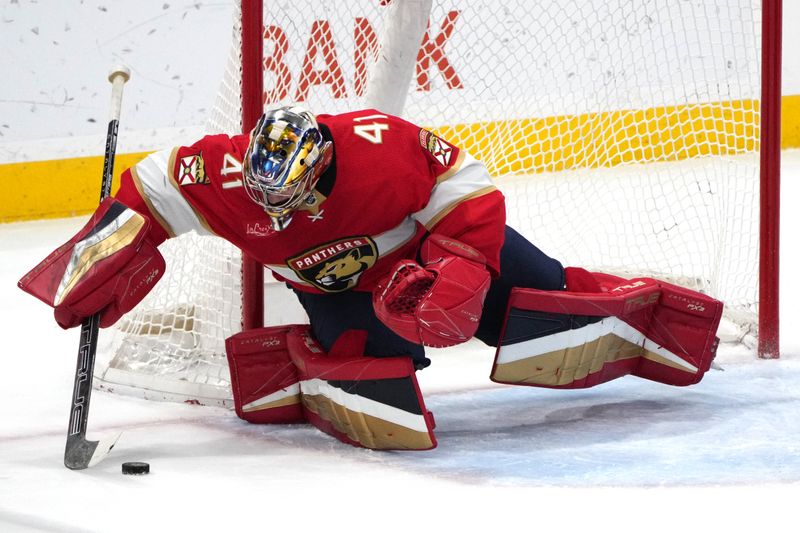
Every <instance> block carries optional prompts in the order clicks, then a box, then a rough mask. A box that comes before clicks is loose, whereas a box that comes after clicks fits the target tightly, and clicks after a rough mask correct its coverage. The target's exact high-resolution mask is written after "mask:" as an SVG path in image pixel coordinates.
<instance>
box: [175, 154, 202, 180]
mask: <svg viewBox="0 0 800 533" xmlns="http://www.w3.org/2000/svg"><path fill="white" fill-rule="evenodd" d="M209 183H210V180H209V179H208V175H207V174H206V169H205V166H204V164H203V155H202V154H196V155H189V156H186V157H182V158H181V159H180V161H179V162H178V184H180V185H181V186H183V185H208V184H209Z"/></svg>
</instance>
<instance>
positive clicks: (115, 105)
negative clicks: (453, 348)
mask: <svg viewBox="0 0 800 533" xmlns="http://www.w3.org/2000/svg"><path fill="white" fill-rule="evenodd" d="M130 76H131V73H130V70H128V68H127V67H124V66H116V67H114V68H113V69H112V70H111V73H110V74H109V75H108V81H110V82H111V118H110V119H109V122H108V133H107V135H106V149H105V157H104V162H103V181H102V185H101V187H100V201H101V202H102V201H103V199H105V198H106V197H107V196H109V195H110V194H111V180H112V177H113V174H114V156H115V154H116V151H117V134H118V131H119V116H120V110H121V108H122V89H123V87H124V85H125V82H127V81H128V80H129V79H130ZM99 330H100V313H96V314H94V315H93V316H90V317H89V318H87V319H85V320H84V321H83V323H81V337H80V343H79V345H78V366H77V369H76V370H75V382H74V385H73V392H72V406H71V410H70V413H69V429H68V430H67V445H66V448H65V450H64V466H66V467H67V468H69V469H71V470H83V469H84V468H88V467H90V466H93V465H95V464H97V463H98V462H100V461H102V460H103V458H105V456H106V455H108V453H109V452H110V451H111V448H113V447H114V445H115V444H116V443H117V440H118V439H119V437H120V435H122V433H121V432H120V433H117V434H115V435H113V436H110V437H107V438H104V439H101V440H99V441H91V440H87V439H86V422H87V419H88V417H89V400H90V398H91V395H92V378H93V374H94V361H95V356H96V352H97V335H98V333H99Z"/></svg>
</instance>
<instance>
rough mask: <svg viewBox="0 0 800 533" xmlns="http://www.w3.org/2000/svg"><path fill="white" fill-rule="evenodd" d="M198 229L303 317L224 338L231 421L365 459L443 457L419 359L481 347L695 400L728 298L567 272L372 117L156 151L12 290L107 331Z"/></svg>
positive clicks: (492, 198) (521, 362)
mask: <svg viewBox="0 0 800 533" xmlns="http://www.w3.org/2000/svg"><path fill="white" fill-rule="evenodd" d="M576 216H580V215H579V214H578V213H576ZM189 231H196V232H198V233H200V234H211V235H217V236H219V237H222V238H224V239H227V240H228V241H230V242H232V243H233V244H234V245H236V246H238V247H239V248H241V249H242V250H243V251H245V252H246V253H248V254H249V255H250V256H252V257H254V258H255V259H257V260H258V261H259V262H261V263H262V264H263V265H264V266H266V267H267V268H269V269H270V270H271V271H272V273H273V275H274V276H275V277H276V278H277V279H278V280H281V281H283V282H285V283H286V284H288V285H289V286H290V287H291V288H292V289H293V290H294V292H295V293H296V295H297V298H298V299H299V301H300V302H301V304H302V305H303V307H304V308H305V310H306V312H307V314H308V317H309V320H310V324H309V325H292V326H280V327H269V328H261V329H254V330H249V331H243V332H241V333H239V334H236V335H234V336H232V337H231V338H229V339H228V340H227V343H226V346H227V352H228V361H229V364H230V370H231V381H232V388H233V396H234V402H235V406H236V413H237V414H238V415H239V416H240V417H241V418H243V419H244V420H247V421H250V422H254V423H301V422H310V423H311V424H313V425H315V426H316V427H318V428H319V429H321V430H322V431H325V432H327V433H329V434H331V435H333V436H334V437H336V438H338V439H339V440H341V441H343V442H346V443H349V444H353V445H356V446H363V447H366V448H372V449H412V450H425V449H431V448H434V447H435V446H436V439H435V437H434V432H433V430H434V421H433V416H432V415H431V413H429V412H428V411H427V409H426V408H425V404H424V402H423V397H422V394H421V392H420V389H419V386H418V384H417V380H416V377H415V372H416V371H418V370H421V369H423V368H425V367H426V366H428V365H429V364H430V360H429V359H428V358H426V356H425V348H424V346H432V347H447V346H454V345H457V344H460V343H463V342H465V341H466V340H468V339H470V338H471V337H477V338H478V339H480V340H481V341H483V342H485V343H487V344H489V345H492V346H497V347H498V349H497V352H496V356H495V360H494V363H493V365H492V368H491V379H492V380H494V381H496V382H500V383H510V384H517V385H529V386H537V387H552V388H583V387H591V386H594V385H597V384H599V383H603V382H605V381H609V380H611V379H615V378H618V377H620V376H623V375H626V374H632V375H636V376H639V377H642V378H645V379H650V380H653V381H658V382H661V383H667V384H671V385H690V384H694V383H697V382H698V381H700V379H701V378H702V377H703V374H704V373H705V372H706V371H707V370H708V368H709V366H710V364H711V361H712V359H713V358H714V355H715V351H716V347H717V343H718V341H717V339H716V330H717V327H718V325H719V320H720V317H721V314H722V304H721V303H720V302H719V301H716V300H714V299H712V298H710V297H708V296H705V295H703V294H700V293H697V292H694V291H691V290H687V289H684V288H681V287H678V286H675V285H671V284H668V283H665V282H663V281H659V280H656V279H651V278H638V279H630V280H628V279H622V278H618V277H615V276H611V275H608V274H600V273H592V272H588V271H586V270H584V269H581V268H564V267H562V265H561V263H560V262H558V261H556V260H555V259H552V258H550V257H548V256H547V255H545V254H544V253H543V252H542V251H540V250H539V249H538V248H537V247H536V246H534V245H533V244H532V243H530V242H528V241H527V240H526V239H525V238H523V237H522V236H521V235H520V234H519V233H517V232H516V231H514V230H513V229H512V228H510V227H508V226H507V225H506V224H505V204H504V198H503V195H502V194H501V192H500V191H499V190H497V189H496V188H495V187H494V185H493V184H492V181H491V179H490V176H489V174H488V173H487V171H486V169H485V167H484V166H483V164H481V163H480V162H479V161H477V160H475V159H474V158H473V157H471V156H470V155H469V154H468V153H466V151H464V150H460V149H459V147H457V146H454V145H452V144H451V143H449V142H448V141H447V140H445V139H442V138H440V137H438V136H436V135H434V134H433V133H431V132H429V131H427V130H425V129H423V128H420V127H419V126H415V125H413V124H411V123H409V122H406V121H404V120H402V119H400V118H398V117H394V116H390V115H387V114H384V113H381V112H380V111H377V110H374V109H368V110H363V111H357V112H352V113H346V114H341V115H319V116H314V115H313V114H312V113H311V112H309V111H308V110H305V109H303V108H299V107H282V108H278V109H273V110H270V111H268V112H266V113H265V114H264V115H263V116H262V117H261V119H260V120H259V122H258V124H257V125H256V127H255V128H254V130H253V131H252V132H251V133H250V134H249V135H248V134H242V135H236V136H232V137H229V136H225V135H212V136H207V137H204V138H202V139H200V140H199V141H197V142H196V143H194V144H191V145H189V146H181V147H177V148H174V149H168V150H164V151H159V152H156V153H153V154H151V155H150V156H148V157H147V158H145V159H144V160H143V161H141V162H140V163H138V164H137V165H135V166H134V167H133V168H130V169H128V170H126V171H125V172H124V173H123V176H122V183H121V188H120V189H119V191H118V193H117V194H116V195H115V197H109V198H107V199H106V200H104V201H103V202H102V203H101V205H100V206H99V208H98V209H97V211H96V212H95V213H94V215H93V216H92V217H91V219H90V220H89V222H88V223H87V224H86V226H85V227H84V228H83V229H81V231H80V232H79V233H78V234H77V235H75V236H74V237H73V238H72V239H71V240H70V241H69V242H67V243H66V244H64V245H63V246H61V247H59V248H58V249H57V250H56V251H55V252H53V253H52V254H51V255H50V256H49V257H47V258H46V259H45V260H44V261H42V262H41V263H40V264H39V265H38V266H36V267H35V268H34V269H33V270H32V271H31V272H30V273H28V274H27V275H26V276H25V277H23V278H22V280H21V281H20V287H21V288H22V289H23V290H25V291H27V292H29V293H31V294H33V295H34V296H36V297H38V298H39V299H41V300H42V301H44V302H45V303H47V304H48V305H51V306H52V307H54V309H55V319H56V321H57V322H58V324H59V325H60V326H61V327H63V328H71V327H74V326H76V325H78V324H80V322H81V321H82V319H84V318H85V317H87V316H91V315H92V314H94V313H96V312H101V313H102V319H101V326H102V327H107V326H110V325H112V324H113V323H114V322H115V321H117V320H118V319H119V318H120V316H121V315H122V314H124V313H126V312H127V311H129V310H131V309H132V308H133V307H134V306H135V305H136V304H137V303H138V302H139V301H141V299H142V298H143V297H144V296H145V295H146V294H147V293H148V291H149V290H150V289H151V288H152V287H153V285H154V284H155V283H156V282H157V281H158V280H159V279H160V277H161V275H162V274H163V271H164V268H165V265H164V260H163V258H162V257H161V255H160V253H159V251H158V248H157V246H158V245H159V244H160V243H162V242H163V241H165V240H166V239H168V238H170V237H174V236H176V235H179V234H182V233H185V232H189Z"/></svg>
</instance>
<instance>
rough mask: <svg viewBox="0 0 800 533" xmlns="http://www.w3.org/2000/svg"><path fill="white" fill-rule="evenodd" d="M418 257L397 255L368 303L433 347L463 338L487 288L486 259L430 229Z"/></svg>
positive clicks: (399, 329)
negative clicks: (420, 263)
mask: <svg viewBox="0 0 800 533" xmlns="http://www.w3.org/2000/svg"><path fill="white" fill-rule="evenodd" d="M420 258H421V259H422V263H423V265H424V266H420V265H419V264H417V263H416V262H414V261H410V260H402V261H399V262H398V263H397V264H396V265H395V267H394V269H393V271H392V274H390V275H389V276H388V277H387V278H386V279H384V280H383V281H381V282H380V283H379V284H378V286H377V287H376V288H375V291H374V293H373V296H372V303H373V307H374V308H375V314H376V315H377V316H378V318H379V319H380V320H381V322H383V323H384V324H386V325H387V326H388V327H389V328H390V329H391V330H392V331H394V332H395V333H397V334H398V335H400V336H401V337H403V338H404V339H407V340H410V341H412V342H415V343H417V344H424V345H425V346H431V347H433V348H444V347H447V346H453V345H456V344H460V343H462V342H465V341H467V340H469V339H470V338H471V337H472V336H473V335H474V334H475V331H476V330H477V329H478V323H479V321H480V318H481V311H482V309H483V300H484V298H485V297H486V292H487V291H488V290H489V283H490V281H491V280H490V275H489V271H488V270H487V269H486V259H485V258H484V256H483V254H481V253H480V252H479V251H477V250H476V249H474V248H473V247H471V246H469V245H467V244H464V243H462V242H459V241H457V240H455V239H450V238H448V237H444V236H442V235H438V234H433V235H431V236H430V237H428V239H427V240H426V241H425V242H424V243H423V245H422V248H421V250H420Z"/></svg>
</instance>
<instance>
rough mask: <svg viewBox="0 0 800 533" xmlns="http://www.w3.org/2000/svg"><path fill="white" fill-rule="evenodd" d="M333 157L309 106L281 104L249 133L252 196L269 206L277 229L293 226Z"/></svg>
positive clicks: (246, 169)
mask: <svg viewBox="0 0 800 533" xmlns="http://www.w3.org/2000/svg"><path fill="white" fill-rule="evenodd" d="M332 155H333V150H332V148H331V142H330V141H326V140H325V139H324V138H323V137H322V133H321V132H320V130H319V126H318V124H317V119H316V118H315V117H314V115H313V114H312V113H311V112H309V111H307V110H306V109H304V108H302V107H296V106H293V107H281V108H278V109H273V110H271V111H267V112H266V113H264V114H263V115H262V116H261V118H260V119H259V121H258V123H257V124H256V127H255V128H253V131H252V132H251V134H250V145H249V146H248V147H247V152H245V155H244V164H243V177H244V185H245V189H246V190H247V194H248V196H250V198H251V199H252V200H253V201H254V202H256V203H257V204H258V205H260V206H261V207H263V208H264V211H266V213H267V215H269V217H270V220H271V222H272V227H273V229H275V230H276V231H281V230H283V229H285V228H286V227H287V226H288V225H289V223H290V222H291V220H292V215H293V214H294V212H295V210H297V208H298V207H300V205H301V204H302V203H303V201H305V200H306V198H308V196H309V195H310V194H312V192H313V190H314V186H315V185H316V184H317V180H318V179H319V177H320V175H322V173H323V172H325V169H326V168H327V167H328V165H329V164H330V162H331V157H332Z"/></svg>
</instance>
